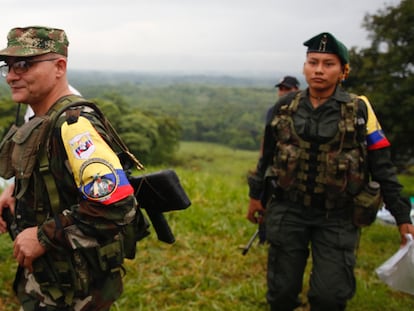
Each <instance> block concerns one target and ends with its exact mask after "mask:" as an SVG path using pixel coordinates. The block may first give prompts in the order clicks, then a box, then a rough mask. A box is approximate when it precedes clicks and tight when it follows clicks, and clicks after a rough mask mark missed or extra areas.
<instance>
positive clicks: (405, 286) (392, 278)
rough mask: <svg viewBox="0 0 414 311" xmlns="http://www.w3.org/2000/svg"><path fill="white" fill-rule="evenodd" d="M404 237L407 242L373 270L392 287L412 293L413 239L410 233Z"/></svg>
mask: <svg viewBox="0 0 414 311" xmlns="http://www.w3.org/2000/svg"><path fill="white" fill-rule="evenodd" d="M406 238H407V240H408V241H407V243H406V244H405V245H404V246H403V247H401V248H400V249H399V250H398V251H397V252H396V253H395V254H394V255H393V256H391V257H390V258H389V259H388V260H387V261H385V262H384V263H383V264H382V265H381V266H379V267H378V268H377V269H376V270H375V272H376V273H377V275H378V277H379V278H380V279H381V280H382V281H383V282H384V283H386V284H387V285H388V286H389V287H391V288H392V289H394V290H397V291H401V292H405V293H408V294H411V295H414V241H413V237H412V235H411V234H407V235H406Z"/></svg>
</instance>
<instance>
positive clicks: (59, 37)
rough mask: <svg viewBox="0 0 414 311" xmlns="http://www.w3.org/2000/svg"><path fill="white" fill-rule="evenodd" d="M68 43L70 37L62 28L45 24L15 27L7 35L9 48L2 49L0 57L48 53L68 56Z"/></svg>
mask: <svg viewBox="0 0 414 311" xmlns="http://www.w3.org/2000/svg"><path fill="white" fill-rule="evenodd" d="M68 45H69V41H68V38H67V37H66V34H65V32H64V31H63V30H61V29H56V28H49V27H43V26H30V27H23V28H20V27H19V28H13V29H12V30H10V31H9V34H8V35H7V48H5V49H3V50H0V59H4V58H5V57H9V56H12V57H29V56H36V55H43V54H46V53H57V54H60V55H64V56H68Z"/></svg>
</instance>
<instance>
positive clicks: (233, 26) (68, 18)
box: [0, 0, 400, 74]
mask: <svg viewBox="0 0 414 311" xmlns="http://www.w3.org/2000/svg"><path fill="white" fill-rule="evenodd" d="M399 3H400V1H399V0H339V1H333V0H286V1H280V0H66V1H61V0H54V1H50V0H37V1H32V0H20V1H16V0H2V14H1V19H0V25H1V28H0V31H1V32H0V48H3V47H5V46H6V44H7V41H6V36H7V32H8V31H9V30H10V29H11V28H13V27H16V26H19V27H20V26H29V25H47V26H52V27H57V28H63V29H64V30H65V31H66V33H67V35H68V38H69V41H70V46H69V68H70V69H98V70H132V71H140V72H163V71H168V72H177V71H178V72H183V73H214V72H215V73H252V74H254V73H266V72H267V73H272V72H293V73H301V71H302V65H303V61H304V56H305V50H306V49H305V47H304V46H303V42H304V41H306V40H307V39H309V38H310V37H312V36H314V35H316V34H318V33H320V32H324V31H328V32H331V33H332V34H334V35H335V36H336V37H337V38H339V39H340V40H341V41H342V42H343V43H344V44H345V45H346V46H348V47H352V46H357V47H367V46H368V43H369V41H368V38H367V35H368V33H367V32H366V30H365V29H363V28H362V27H361V24H362V21H363V18H364V16H365V15H366V14H367V13H369V14H375V13H377V11H378V10H379V9H383V8H384V7H385V5H390V4H391V5H393V6H396V5H398V4H399Z"/></svg>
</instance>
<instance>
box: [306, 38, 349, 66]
mask: <svg viewBox="0 0 414 311" xmlns="http://www.w3.org/2000/svg"><path fill="white" fill-rule="evenodd" d="M303 45H304V46H307V47H308V51H307V52H308V53H309V52H316V53H330V54H336V55H338V57H339V58H340V60H341V62H342V64H343V65H345V64H348V63H349V53H348V49H347V48H346V46H345V45H344V44H343V43H342V42H341V41H339V40H337V39H336V38H335V37H334V36H333V35H331V34H330V33H329V32H322V33H321V34H319V35H316V36H314V37H313V38H311V39H309V40H308V41H305V42H304V43H303Z"/></svg>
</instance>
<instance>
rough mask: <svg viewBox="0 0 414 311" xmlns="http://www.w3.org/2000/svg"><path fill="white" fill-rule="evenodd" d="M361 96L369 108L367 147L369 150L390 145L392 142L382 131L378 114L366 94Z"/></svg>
mask: <svg viewBox="0 0 414 311" xmlns="http://www.w3.org/2000/svg"><path fill="white" fill-rule="evenodd" d="M359 98H361V99H362V100H363V101H364V102H365V104H366V106H367V110H368V121H367V148H368V150H376V149H381V148H385V147H389V146H390V145H391V144H390V142H389V141H388V139H387V137H385V135H384V132H383V131H382V128H381V125H380V123H379V122H378V119H377V116H376V115H375V112H374V110H373V109H372V106H371V104H370V102H369V101H368V98H366V97H365V96H359Z"/></svg>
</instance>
